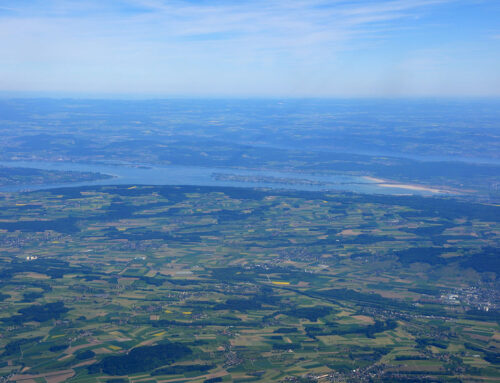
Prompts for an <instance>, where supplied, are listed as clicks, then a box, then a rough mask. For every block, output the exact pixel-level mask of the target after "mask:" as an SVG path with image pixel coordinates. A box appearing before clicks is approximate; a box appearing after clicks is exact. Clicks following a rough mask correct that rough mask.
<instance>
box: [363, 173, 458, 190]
mask: <svg viewBox="0 0 500 383" xmlns="http://www.w3.org/2000/svg"><path fill="white" fill-rule="evenodd" d="M363 178H364V179H365V180H368V181H372V182H374V183H376V184H377V185H378V186H380V187H383V188H398V189H405V190H416V191H427V192H430V193H436V194H454V193H453V192H452V191H450V190H445V189H437V188H433V187H429V186H420V185H413V184H401V183H398V182H395V181H391V180H385V179H382V178H375V177H370V176H363Z"/></svg>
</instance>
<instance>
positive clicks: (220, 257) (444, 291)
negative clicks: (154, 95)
mask: <svg viewBox="0 0 500 383" xmlns="http://www.w3.org/2000/svg"><path fill="white" fill-rule="evenodd" d="M499 217H500V207H499V206H495V205H486V204H479V203H476V204H474V203H466V202H459V201H456V200H453V199H438V198H424V197H409V196H406V197H405V196H400V197H397V196H377V195H374V196H368V195H356V194H328V193H309V192H293V191H287V192H284V191H269V190H253V189H238V188H213V187H195V186H185V187H182V186H179V187H167V186H165V187H157V186H134V185H129V186H103V187H85V188H66V189H57V190H50V191H40V192H32V193H18V194H3V195H1V196H0V250H1V251H0V307H1V309H2V310H1V312H0V328H1V332H0V334H1V335H0V347H1V348H2V349H3V351H0V376H3V377H5V378H8V379H10V380H11V381H18V382H30V383H31V382H38V383H41V382H49V383H50V382H61V381H66V380H67V381H69V382H116V383H119V382H193V383H201V382H218V381H223V382H230V381H234V382H279V381H283V382H284V381H289V382H315V381H320V382H326V381H338V382H342V381H345V382H347V381H352V382H359V381H366V382H369V381H373V382H399V381H401V382H405V381H432V382H441V381H443V382H448V381H449V382H459V381H463V382H493V381H498V380H500V369H499V367H498V366H499V362H500V358H499V350H500V326H499V320H500V315H499V311H498V310H499V304H500V298H499V296H500V294H499V282H498V279H497V278H498V275H499V273H500V270H499V264H500V259H499V258H500V257H499V254H498V249H499V248H500V223H499V219H498V218H499Z"/></svg>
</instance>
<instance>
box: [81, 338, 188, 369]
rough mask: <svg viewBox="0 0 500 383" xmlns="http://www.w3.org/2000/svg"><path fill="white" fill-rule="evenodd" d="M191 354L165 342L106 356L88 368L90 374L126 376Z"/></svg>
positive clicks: (184, 348)
mask: <svg viewBox="0 0 500 383" xmlns="http://www.w3.org/2000/svg"><path fill="white" fill-rule="evenodd" d="M191 353H192V351H191V349H190V348H189V347H187V346H185V345H183V344H182V343H178V342H173V343H172V342H166V343H162V344H158V345H156V346H142V347H137V348H134V349H132V350H131V351H130V352H129V353H128V354H126V355H113V356H107V357H105V358H104V359H102V360H101V361H100V362H99V363H95V364H93V365H91V366H89V367H88V371H89V373H90V374H98V373H105V374H109V375H128V374H136V373H138V372H147V371H150V370H153V369H155V368H158V367H161V366H163V365H166V364H169V363H172V362H174V361H176V360H178V359H181V358H183V357H185V356H187V355H190V354H191Z"/></svg>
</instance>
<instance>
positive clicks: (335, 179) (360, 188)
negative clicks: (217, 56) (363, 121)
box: [0, 161, 437, 195]
mask: <svg viewBox="0 0 500 383" xmlns="http://www.w3.org/2000/svg"><path fill="white" fill-rule="evenodd" d="M0 165H2V166H6V167H23V168H35V169H44V170H61V171H81V172H96V173H97V172H98V173H103V174H109V175H112V176H113V178H111V179H105V180H97V181H85V182H74V183H64V184H43V185H30V184H21V185H15V186H4V187H0V191H3V192H17V191H28V190H30V191H31V190H42V189H50V188H57V187H68V186H89V185H201V186H234V187H251V188H254V187H255V188H272V189H292V190H309V191H329V190H330V191H346V192H356V193H367V194H416V195H435V194H437V193H434V192H431V191H426V190H411V191H409V190H406V189H402V188H398V187H381V186H379V185H378V183H377V182H375V181H373V180H369V179H366V178H365V177H362V176H352V175H345V174H334V175H332V174H307V173H291V172H278V171H270V170H247V169H236V168H214V167H201V166H177V165H167V166H158V165H134V164H119V165H118V164H116V165H115V164H113V165H103V164H89V163H74V162H63V161H61V162H45V161H0Z"/></svg>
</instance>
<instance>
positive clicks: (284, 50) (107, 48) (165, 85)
mask: <svg viewBox="0 0 500 383" xmlns="http://www.w3.org/2000/svg"><path fill="white" fill-rule="evenodd" d="M449 1H451V0H448V1H445V0H405V1H402V0H393V1H343V0H337V1H335V0H330V1H324V0H310V1H302V0H288V1H285V0H267V1H264V0H256V1H238V2H235V1H210V2H209V1H202V2H195V1H167V0H126V1H125V0H108V1H95V0H86V1H69V0H65V1H63V0H44V1H42V0H32V1H30V2H29V3H28V4H29V5H23V4H27V3H26V2H23V3H21V2H16V1H12V4H9V6H8V8H9V10H8V12H6V13H3V14H2V13H1V12H0V49H1V51H2V52H4V54H3V55H2V57H0V88H2V87H3V88H11V89H14V88H16V87H19V86H20V85H19V84H22V86H24V87H29V86H30V84H32V86H33V87H35V85H36V87H38V88H44V89H54V90H55V89H57V90H71V89H75V90H85V91H107V92H110V91H116V92H125V91H126V92H158V93H165V94H169V93H177V94H179V93H183V94H189V93H198V94H205V93H225V94H230V93H231V92H233V93H239V94H273V93H285V94H292V93H293V94H297V95H300V94H301V90H307V91H303V92H302V93H304V94H305V93H307V94H309V95H312V94H315V92H316V93H324V94H328V93H332V94H333V93H339V92H340V93H345V94H348V93H349V92H353V91H354V92H357V93H363V84H362V83H360V82H359V79H355V78H351V79H350V80H351V84H353V85H352V86H349V66H348V65H347V66H346V65H345V64H343V59H342V57H343V55H344V54H345V52H349V54H350V55H351V57H352V55H353V53H352V52H356V51H359V55H360V57H363V56H364V55H365V53H366V51H367V50H370V49H376V47H377V46H378V44H380V43H381V42H383V41H384V40H385V39H386V38H387V37H388V36H394V35H395V34H397V33H398V32H399V31H405V30H408V29H411V28H412V27H410V26H408V25H405V24H404V21H406V20H410V19H412V20H415V18H416V17H417V16H421V15H425V14H426V13H427V12H431V11H432V9H433V8H434V7H435V6H437V5H439V4H443V3H446V2H449ZM354 60H360V59H358V58H354ZM344 61H345V59H344ZM389 64H390V63H389ZM365 65H366V71H367V73H366V74H363V77H365V78H367V83H368V82H370V81H372V82H373V79H372V80H370V79H369V78H368V77H369V76H370V74H371V75H372V76H375V75H376V73H377V72H376V71H373V70H371V68H370V65H371V64H370V63H369V62H367V63H365ZM388 67H391V65H388ZM355 75H357V74H352V72H351V77H352V76H355ZM375 83H376V81H375ZM339 84H342V85H341V86H340V85H339ZM370 91H371V90H370Z"/></svg>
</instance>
